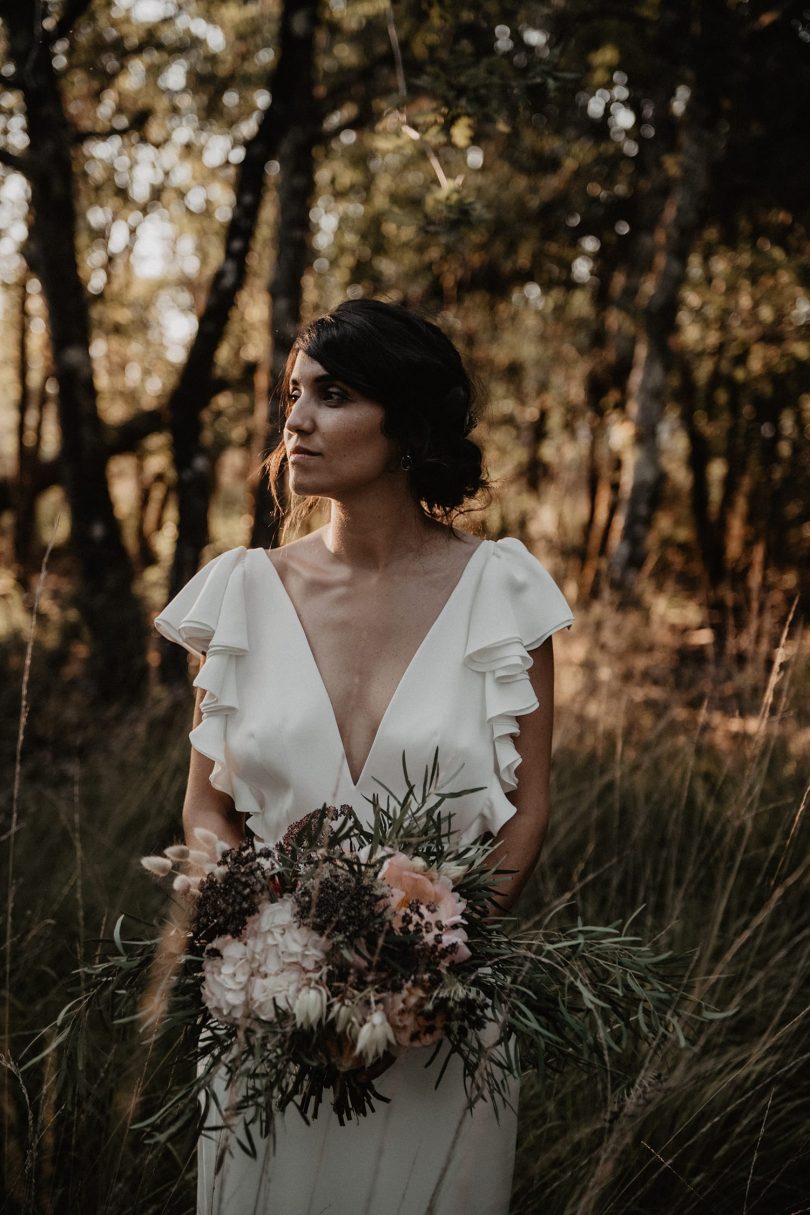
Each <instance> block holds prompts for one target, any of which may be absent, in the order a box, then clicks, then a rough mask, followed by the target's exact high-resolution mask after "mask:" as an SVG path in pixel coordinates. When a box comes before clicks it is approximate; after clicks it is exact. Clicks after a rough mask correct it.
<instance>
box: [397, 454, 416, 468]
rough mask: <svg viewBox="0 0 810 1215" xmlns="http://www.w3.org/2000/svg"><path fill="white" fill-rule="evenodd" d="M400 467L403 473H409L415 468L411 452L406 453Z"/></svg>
mask: <svg viewBox="0 0 810 1215" xmlns="http://www.w3.org/2000/svg"><path fill="white" fill-rule="evenodd" d="M399 467H400V468H401V469H402V471H403V472H408V471H409V470H410V469H411V468H413V457H412V456H411V453H410V452H409V451H406V452H405V455H404V456H403V457H402V459H401V460H400V462H399Z"/></svg>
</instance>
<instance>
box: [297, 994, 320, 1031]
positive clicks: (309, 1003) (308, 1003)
mask: <svg viewBox="0 0 810 1215" xmlns="http://www.w3.org/2000/svg"><path fill="white" fill-rule="evenodd" d="M326 1005H327V997H326V992H325V991H324V989H323V988H322V987H302V988H301V990H300V991H299V993H298V996H297V997H296V1001H295V1005H294V1006H293V1015H294V1017H295V1020H296V1023H297V1024H298V1025H300V1026H301V1027H302V1028H303V1029H309V1028H313V1029H314V1027H315V1026H316V1025H318V1024H320V1022H321V1021H323V1019H324V1016H325V1014H326Z"/></svg>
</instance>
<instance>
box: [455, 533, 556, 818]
mask: <svg viewBox="0 0 810 1215" xmlns="http://www.w3.org/2000/svg"><path fill="white" fill-rule="evenodd" d="M573 619H574V616H573V613H572V611H571V608H570V607H569V605H568V601H567V600H566V598H565V596H564V595H563V593H562V591H561V590H560V588H559V587H558V586H557V584H556V582H555V581H554V579H553V578H552V577H551V574H549V572H548V570H547V569H546V568H545V566H544V565H543V564H542V563H541V562H540V561H538V560H537V558H536V557H534V556H533V555H532V554H531V553H530V552H529V550H528V549H527V548H526V546H525V545H524V544H523V543H522V542H521V541H520V540H517V539H514V538H511V537H508V538H506V539H504V540H498V541H497V542H496V543H495V544H494V545H493V548H492V552H491V553H490V556H489V559H488V561H487V563H486V566H485V567H484V570H483V572H482V575H481V581H480V583H479V585H478V589H477V592H476V596H475V602H474V604H473V608H472V612H471V615H470V628H469V633H468V636H467V647H466V652H465V659H464V661H465V663H466V665H467V666H468V667H471V668H472V670H474V671H480V672H481V673H482V674H483V676H484V680H485V687H484V696H485V704H486V716H487V721H488V723H489V727H490V729H491V732H492V739H493V744H494V747H495V763H496V770H497V772H498V775H499V777H500V783H501V787H502V788H503V789H504V790H510V789H515V788H516V787H517V777H516V775H515V773H516V770H517V767H518V765H519V763H520V760H521V757H520V755H519V754H518V751H517V748H516V747H515V744H514V738H515V736H516V735H517V734H518V733H519V732H520V727H519V725H518V720H517V719H518V717H520V716H521V715H522V714H524V713H531V712H532V711H533V710H534V709H536V708H537V707H538V700H537V697H536V696H535V694H534V689H533V687H532V683H531V680H530V679H529V675H528V671H529V668H530V667H531V665H532V661H533V660H532V658H531V657H530V655H529V650H533V649H535V648H536V647H537V646H539V645H541V644H542V643H543V642H544V641H545V640H546V639H547V638H548V637H550V636H551V634H552V633H555V632H556V631H557V630H558V629H562V628H567V627H569V626H570V625H571V623H572V621H573ZM511 809H512V810H513V807H512V808H511Z"/></svg>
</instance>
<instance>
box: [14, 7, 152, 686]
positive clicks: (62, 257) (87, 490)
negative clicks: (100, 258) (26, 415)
mask: <svg viewBox="0 0 810 1215" xmlns="http://www.w3.org/2000/svg"><path fill="white" fill-rule="evenodd" d="M74 7H75V8H76V15H78V12H79V10H80V9H81V8H82V7H86V5H84V6H81V5H78V6H74ZM0 11H1V12H2V16H3V18H4V20H5V23H6V26H7V29H8V32H9V39H10V44H11V53H12V57H13V60H14V63H15V64H16V72H15V75H14V77H13V78H11V80H10V83H11V84H12V85H13V86H14V87H16V88H19V89H20V90H21V92H22V95H23V100H24V103H25V109H26V120H27V125H28V136H29V139H30V149H31V150H30V152H29V153H27V154H26V155H25V157H23V158H20V161H21V163H20V164H19V165H18V167H21V168H22V171H24V172H25V173H26V175H27V177H28V180H29V182H30V186H31V211H32V215H31V228H30V241H29V256H30V260H31V263H32V270H33V272H34V273H35V274H37V276H38V277H39V278H40V280H41V282H42V286H43V290H44V293H45V299H46V301H47V305H48V318H49V328H50V339H51V349H52V352H53V360H54V367H55V375H56V379H57V382H58V386H59V423H60V428H61V438H62V449H61V460H60V463H61V477H62V482H63V485H64V488H65V493H66V496H67V500H68V503H69V506H70V514H71V545H72V548H73V551H74V553H75V554H76V558H77V562H78V569H79V587H78V595H77V601H78V606H79V609H80V611H81V614H82V617H83V619H84V622H85V624H86V626H87V630H88V633H89V640H90V646H91V655H92V657H91V664H90V670H91V678H92V680H93V683H94V686H95V688H96V690H97V691H98V692H99V693H101V694H102V695H106V694H110V695H114V694H115V693H117V692H120V690H121V688H122V687H128V688H130V689H132V688H133V687H139V686H142V684H143V679H144V676H145V673H146V666H145V639H146V629H145V622H144V618H143V612H142V610H141V606H140V603H139V602H138V599H137V597H136V595H135V593H134V591H133V586H132V582H133V570H132V565H131V563H130V560H129V557H128V555H127V552H126V549H125V548H124V544H123V541H122V539H121V533H120V530H119V527H118V521H117V519H116V517H115V513H114V511H113V506H112V500H111V498H110V492H109V486H108V484H107V475H106V462H107V453H106V450H105V447H104V442H103V435H102V426H101V421H100V419H99V416H98V410H97V403H96V391H95V384H94V381H93V369H92V364H91V360H90V352H89V346H90V322H89V315H88V309H87V299H86V296H85V291H84V285H83V283H82V280H81V277H80V275H79V269H78V265H77V261H76V248H75V232H76V212H75V205H74V199H73V176H72V174H73V166H72V162H71V146H72V142H71V138H70V130H69V126H68V123H67V120H66V118H65V113H64V110H63V107H62V98H61V94H60V92H59V87H58V83H57V80H56V77H55V75H54V70H53V65H52V61H51V44H50V36H49V34H48V33H47V31H45V30H44V29H43V28H42V25H41V23H40V20H39V19H38V16H37V14H36V13H34V12H32V10H31V6H30V5H29V4H28V3H26V2H24V0H6V3H5V4H4V5H3V8H2V10H0Z"/></svg>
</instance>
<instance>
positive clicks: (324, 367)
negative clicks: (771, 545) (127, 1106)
mask: <svg viewBox="0 0 810 1215" xmlns="http://www.w3.org/2000/svg"><path fill="white" fill-rule="evenodd" d="M282 394H283V399H284V401H285V403H286V408H287V415H286V422H285V427H284V434H283V440H282V443H281V444H280V446H279V448H278V449H277V451H276V452H275V453H274V454H273V456H272V457H271V458H270V460H269V461H268V472H269V474H270V477H271V481H272V483H273V485H274V486H275V485H276V484H277V482H278V479H279V477H280V476H281V474H282V471H283V468H284V466H285V465H286V466H287V468H288V471H289V484H290V489H291V491H292V493H293V495H295V496H296V498H301V499H303V500H304V501H305V505H309V504H310V503H317V501H318V500H320V499H322V498H327V499H328V500H329V502H330V518H329V522H328V523H327V524H326V525H325V526H323V527H321V528H320V529H319V530H317V531H313V532H312V533H311V534H309V535H306V536H304V537H303V538H301V539H299V540H295V541H293V542H292V543H290V544H286V545H284V546H283V547H281V548H278V549H273V550H270V551H268V550H265V549H250V550H248V549H245V548H244V547H241V546H240V547H238V548H235V549H230V550H229V551H227V552H224V553H222V554H220V556H218V557H215V558H214V559H213V560H212V561H210V562H209V563H208V564H207V565H206V566H205V567H204V568H203V569H201V570H200V571H199V573H197V574H196V575H195V576H194V577H193V578H192V579H191V581H190V582H189V583H188V584H187V585H186V586H185V587H184V588H183V590H182V591H181V592H180V593H179V594H178V595H177V596H176V597H175V598H174V599H173V600H172V601H171V603H170V604H169V605H168V606H167V607H166V608H165V610H164V611H163V612H162V613H161V614H160V615H159V616H158V618H157V620H156V622H155V624H156V627H157V628H158V629H159V631H160V632H161V633H162V634H163V635H164V636H166V637H169V638H171V639H172V640H174V641H177V642H179V643H180V644H181V645H184V646H186V648H187V649H189V650H191V651H192V653H194V654H197V655H199V656H200V657H202V656H203V655H204V654H206V655H207V656H206V658H205V661H204V664H203V666H202V667H201V669H200V671H199V673H198V675H197V677H196V679H195V680H194V685H195V687H196V688H197V690H198V691H197V701H196V706H195V711H194V728H193V729H192V731H191V733H190V735H189V737H190V740H191V742H192V745H193V750H192V753H191V763H190V770H189V779H188V788H187V791H186V797H185V803H184V807H183V821H184V825H185V829H186V833H187V835H188V836H189V838H191V833H192V832H193V831H194V829H195V828H197V827H207V828H209V829H210V830H212V831H214V832H216V834H217V835H218V836H219V837H220V838H223V839H226V840H228V841H230V842H231V843H233V844H238V843H239V842H240V840H241V839H242V838H243V834H244V830H245V824H247V826H248V827H249V828H250V829H251V831H252V832H254V833H255V835H256V836H257V837H259V838H260V839H261V840H263V841H265V842H268V843H273V842H275V841H277V840H278V839H279V838H280V837H281V836H282V835H283V834H284V832H285V830H286V828H287V827H288V826H289V825H290V823H292V822H293V821H295V820H296V819H297V818H299V817H301V815H302V814H304V813H306V812H307V811H308V810H311V809H313V808H315V807H316V806H319V805H322V804H323V803H324V802H325V801H326V802H330V803H332V804H335V805H340V804H341V803H345V802H349V803H352V804H353V805H354V806H355V808H356V809H357V810H358V811H362V810H364V809H366V808H367V806H368V800H367V799H370V798H371V796H372V795H373V794H374V793H375V792H378V793H379V792H380V791H381V783H382V784H385V785H388V787H389V788H392V789H396V788H397V787H398V786H401V785H402V757H403V753H404V754H405V757H406V762H407V765H408V769H409V772H410V773H411V774H412V775H413V776H414V777H416V776H419V775H421V773H422V771H423V769H424V767H425V765H428V764H429V763H430V759H431V757H432V755H433V752H434V750H435V748H436V747H438V748H439V758H440V763H441V773H442V777H441V779H442V780H443V781H444V782H445V784H446V787H447V788H448V789H475V790H476V791H475V792H472V793H469V794H467V795H466V796H465V797H463V798H460V799H457V800H453V801H452V803H449V804H450V805H451V806H452V808H453V812H454V816H455V817H454V825H455V827H456V828H457V830H458V831H459V832H460V835H461V837H462V838H463V839H469V838H473V837H475V836H477V835H480V834H481V833H482V832H485V831H488V832H491V833H492V834H493V835H494V836H495V837H496V839H497V841H498V843H499V845H500V847H499V856H500V863H501V865H502V866H503V868H505V869H508V870H512V871H513V873H512V875H511V876H510V877H509V879H508V880H507V881H506V882H505V883H504V884H503V886H501V887H500V888H499V899H498V901H499V904H500V908H501V909H506V908H508V907H510V906H511V904H512V903H513V901H514V899H515V898H516V897H517V895H518V893H519V892H520V890H521V888H522V887H523V885H524V884H525V882H526V880H527V878H528V876H529V874H530V873H531V871H532V869H533V868H534V865H535V863H536V861H537V857H538V854H539V852H540V847H541V844H542V841H543V836H544V834H545V830H546V823H547V819H548V812H549V760H550V751H551V735H552V711H553V709H552V706H553V657H552V643H551V640H550V638H551V634H552V633H553V632H555V631H556V630H557V629H560V628H563V627H565V626H567V625H569V624H570V623H571V621H572V615H571V611H570V608H569V606H568V604H567V602H566V600H565V598H564V597H563V595H562V593H561V592H560V590H559V589H558V587H557V586H556V584H555V583H554V581H553V580H552V578H551V577H550V575H549V574H548V573H547V572H546V570H545V568H544V567H543V566H542V565H541V564H540V563H539V562H538V561H537V560H536V559H535V558H534V557H533V556H532V555H531V554H530V553H529V552H528V551H527V549H526V548H525V547H524V546H523V544H521V543H520V541H518V540H514V539H504V540H500V541H498V542H493V541H489V540H484V541H480V540H478V539H476V538H474V537H473V536H471V535H469V534H465V533H463V532H457V531H455V530H454V529H453V527H452V526H451V525H450V523H449V519H450V517H451V515H452V513H453V512H454V511H455V510H456V509H457V508H459V507H461V506H462V505H463V504H464V503H465V502H466V501H468V500H469V499H471V498H472V497H474V496H475V494H476V493H478V491H479V490H481V489H482V488H483V486H484V484H485V481H484V477H483V473H482V461H481V452H480V449H479V448H478V447H477V445H476V444H475V443H474V442H473V441H472V440H471V439H470V438H469V437H468V436H469V432H470V431H471V429H472V427H473V424H474V416H473V408H472V406H473V393H472V385H471V383H470V380H469V378H468V376H467V373H466V371H465V369H464V366H463V364H462V360H461V358H460V356H459V354H458V351H457V350H456V349H455V347H454V346H453V344H452V342H451V341H450V340H449V339H448V338H447V337H446V336H445V335H444V334H443V333H442V331H441V330H440V329H439V328H438V327H437V326H435V325H433V324H432V323H430V322H428V321H426V320H423V319H421V318H420V317H418V316H417V315H415V314H414V313H411V312H410V311H408V310H407V309H405V308H402V307H399V306H395V305H390V304H385V303H381V302H379V301H376V300H356V301H347V302H345V303H343V304H341V305H340V306H339V307H338V308H336V309H335V310H334V311H333V312H331V313H329V314H328V315H326V316H324V317H321V318H319V319H317V320H316V321H314V322H313V323H312V324H310V325H308V326H307V327H306V328H304V329H303V330H302V331H301V333H300V334H299V336H298V338H297V340H296V342H295V345H294V347H293V350H292V352H291V354H290V358H289V360H288V363H287V367H286V371H285V375H284V381H283V386H282ZM530 651H532V652H533V653H531V655H530ZM518 718H520V722H518ZM518 765H520V779H519V780H518V774H517V769H518ZM431 1054H432V1049H431V1048H423V1049H414V1050H410V1051H408V1052H406V1053H404V1054H402V1055H400V1056H399V1057H398V1058H397V1059H396V1061H395V1062H394V1063H393V1065H392V1066H391V1067H389V1068H388V1070H387V1071H385V1073H384V1074H383V1075H381V1076H380V1077H379V1078H378V1080H377V1082H376V1083H377V1087H378V1089H379V1091H380V1092H381V1093H383V1094H384V1095H385V1096H386V1097H390V1099H391V1100H390V1103H389V1104H385V1105H380V1106H378V1108H377V1111H376V1112H375V1113H374V1114H373V1115H371V1116H369V1117H367V1118H365V1119H363V1120H361V1121H360V1122H359V1123H354V1124H351V1125H348V1126H344V1127H341V1126H339V1125H338V1122H337V1119H336V1118H335V1117H334V1116H333V1115H332V1114H331V1112H330V1111H328V1110H326V1109H325V1108H324V1107H322V1108H321V1112H320V1113H319V1114H318V1117H317V1119H316V1120H315V1121H314V1122H313V1123H312V1124H311V1125H309V1126H308V1125H307V1124H305V1122H304V1121H303V1119H302V1118H301V1117H300V1116H299V1115H298V1113H297V1112H296V1111H295V1110H290V1111H287V1112H286V1113H285V1115H284V1116H283V1117H280V1118H278V1119H277V1120H276V1126H275V1131H274V1136H273V1139H272V1141H270V1140H268V1141H266V1142H262V1143H260V1144H259V1145H258V1152H257V1157H256V1159H255V1160H254V1159H252V1158H250V1157H248V1156H247V1155H245V1154H243V1153H241V1152H240V1151H238V1150H236V1151H235V1152H233V1153H231V1154H230V1155H221V1156H220V1158H219V1163H220V1164H221V1167H219V1169H218V1171H216V1172H215V1170H216V1169H217V1163H218V1157H217V1142H216V1141H215V1139H213V1138H211V1137H205V1136H203V1137H202V1139H201V1141H200V1153H199V1185H198V1202H199V1211H200V1212H209V1211H222V1212H224V1213H227V1215H242V1213H243V1212H244V1213H247V1212H262V1213H265V1212H266V1213H267V1215H270V1213H271V1212H272V1215H305V1213H307V1212H313V1213H314V1212H318V1213H319V1215H320V1213H321V1212H324V1213H326V1212H328V1213H329V1215H361V1213H362V1212H366V1211H367V1212H369V1215H394V1212H397V1213H398V1215H426V1212H428V1211H430V1212H433V1213H434V1215H504V1213H505V1212H506V1211H507V1210H508V1206H509V1192H510V1185H511V1175H512V1167H513V1160H514V1145H515V1129H516V1114H515V1112H514V1111H511V1112H510V1111H507V1112H506V1113H503V1112H501V1113H500V1117H499V1119H496V1118H495V1116H494V1113H493V1110H492V1107H491V1105H490V1104H489V1102H486V1101H479V1102H478V1103H477V1104H476V1106H475V1107H474V1109H473V1111H472V1113H470V1112H468V1110H467V1106H466V1098H465V1094H464V1090H463V1085H462V1082H461V1069H460V1066H458V1067H456V1066H454V1065H455V1064H456V1063H457V1062H458V1061H457V1060H456V1059H453V1060H451V1064H450V1066H449V1067H448V1068H447V1071H446V1073H445V1075H444V1077H443V1079H442V1081H441V1084H440V1085H439V1087H438V1088H435V1087H434V1086H435V1081H436V1077H437V1075H438V1068H439V1066H440V1064H441V1061H442V1060H439V1061H438V1063H436V1064H433V1065H432V1066H431V1067H430V1068H427V1067H426V1066H425V1065H426V1063H427V1060H428V1059H429V1058H430V1056H431ZM517 1095H518V1094H517V1085H516V1084H515V1085H513V1090H512V1097H513V1104H514V1105H515V1107H516V1105H517ZM222 1134H225V1132H223V1133H222ZM220 1146H221V1145H220ZM223 1159H224V1163H222V1160H223Z"/></svg>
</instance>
